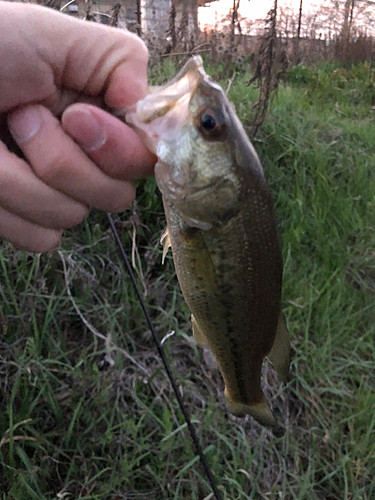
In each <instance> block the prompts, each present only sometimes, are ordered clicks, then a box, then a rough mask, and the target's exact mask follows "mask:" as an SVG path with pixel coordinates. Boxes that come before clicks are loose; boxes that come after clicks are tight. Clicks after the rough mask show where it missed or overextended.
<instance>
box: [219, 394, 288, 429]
mask: <svg viewBox="0 0 375 500" xmlns="http://www.w3.org/2000/svg"><path fill="white" fill-rule="evenodd" d="M224 395H225V401H226V404H227V408H228V410H229V411H230V412H231V413H232V414H233V415H235V416H236V417H244V416H245V415H250V416H251V417H253V418H254V419H255V420H256V421H257V422H259V423H260V424H261V425H263V426H264V427H268V428H270V429H271V430H272V432H273V433H274V435H275V436H276V437H281V436H282V435H283V434H284V428H283V427H282V426H281V425H279V424H278V423H277V421H276V420H275V417H274V416H273V414H272V411H271V408H270V407H269V405H268V403H267V401H266V398H265V397H264V396H263V398H262V401H261V402H260V403H254V404H251V405H247V404H243V403H240V402H236V401H231V400H230V399H229V397H228V394H227V392H226V391H225V393H224Z"/></svg>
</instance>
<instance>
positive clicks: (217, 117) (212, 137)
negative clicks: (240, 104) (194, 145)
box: [196, 108, 225, 141]
mask: <svg viewBox="0 0 375 500" xmlns="http://www.w3.org/2000/svg"><path fill="white" fill-rule="evenodd" d="M196 119H197V121H196V127H197V129H198V130H199V132H200V133H201V135H202V136H203V137H204V139H206V140H208V141H220V140H222V138H223V135H224V131H225V120H224V115H223V112H222V111H221V110H220V109H207V108H205V109H202V110H201V112H200V113H198V116H197V117H196Z"/></svg>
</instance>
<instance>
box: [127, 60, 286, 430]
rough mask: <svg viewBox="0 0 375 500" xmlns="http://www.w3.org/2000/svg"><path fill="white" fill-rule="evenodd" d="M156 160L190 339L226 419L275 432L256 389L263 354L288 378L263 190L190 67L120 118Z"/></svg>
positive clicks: (216, 93) (231, 127) (223, 104)
mask: <svg viewBox="0 0 375 500" xmlns="http://www.w3.org/2000/svg"><path fill="white" fill-rule="evenodd" d="M126 120H127V122H128V123H130V124H131V125H132V126H133V127H134V128H135V130H137V132H138V133H139V134H140V135H141V136H142V137H143V140H144V141H145V144H146V145H147V146H148V147H149V149H151V150H152V151H153V152H154V153H155V154H156V156H157V157H158V162H157V164H156V167H155V176H156V181H157V184H158V187H159V189H160V191H161V193H162V195H163V203H164V209H165V215H166V219H167V232H166V234H165V240H164V248H165V251H166V250H167V248H168V246H169V245H170V246H171V247H172V253H173V260H174V264H175V268H176V273H177V277H178V280H179V283H180V286H181V289H182V292H183V295H184V298H185V300H186V302H187V304H188V306H189V309H190V311H191V313H192V324H193V334H194V337H195V339H196V341H197V342H198V343H199V344H205V345H207V346H208V347H209V348H210V349H211V351H212V353H213V354H214V356H215V358H216V361H217V363H218V366H219V369H220V371H221V374H222V376H223V379H224V383H225V399H226V403H227V407H228V409H229V411H230V412H231V413H233V414H234V415H237V416H244V415H246V414H249V415H251V416H252V417H254V418H255V419H256V420H257V421H258V422H259V423H261V424H262V425H265V426H267V427H270V428H271V429H272V430H273V431H274V433H275V434H276V435H280V434H282V427H281V426H280V425H279V424H278V423H277V421H276V419H275V418H274V415H273V414H272V411H271V409H270V407H269V405H268V403H267V401H266V399H265V397H264V394H263V391H262V388H261V369H262V363H263V360H264V358H265V357H266V356H267V357H268V359H269V360H270V361H271V363H272V364H273V366H274V367H275V369H276V370H277V372H278V374H279V376H280V377H281V379H282V380H283V381H286V379H287V376H288V372H289V350H290V346H289V336H288V331H287V328H286V324H285V320H284V317H283V314H282V312H281V285H282V269H283V264H282V257H281V250H280V242H279V237H278V232H277V227H276V222H275V215H274V208H273V204H272V200H271V194H270V189H269V187H268V185H267V183H266V180H265V176H264V173H263V169H262V166H261V164H260V162H259V159H258V157H257V154H256V152H255V150H254V148H253V146H252V144H251V143H250V141H249V139H248V138H247V136H246V133H245V131H244V129H243V127H242V125H241V123H240V121H239V119H238V117H237V115H236V112H235V109H234V107H233V105H232V104H231V103H230V102H229V100H228V98H227V96H226V94H225V92H224V91H223V90H222V88H221V87H220V86H219V85H218V84H216V83H215V82H214V81H213V80H212V79H211V78H210V77H209V76H208V75H207V74H206V73H205V71H204V69H203V63H202V59H201V57H193V58H192V59H190V60H189V61H188V62H187V64H186V65H185V66H184V68H183V69H182V70H181V71H180V73H179V74H178V75H177V76H176V77H175V78H174V79H173V80H172V81H171V82H170V83H168V84H167V85H164V86H163V87H156V88H153V89H152V90H151V93H150V94H149V95H148V96H147V97H145V98H144V99H143V100H141V101H139V102H138V103H137V104H136V105H135V106H134V107H133V108H132V109H130V110H129V112H128V113H127V115H126Z"/></svg>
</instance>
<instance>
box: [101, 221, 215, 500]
mask: <svg viewBox="0 0 375 500" xmlns="http://www.w3.org/2000/svg"><path fill="white" fill-rule="evenodd" d="M107 217H108V220H109V224H110V226H111V229H112V232H113V235H114V237H115V240H116V243H117V245H118V247H119V249H120V253H121V255H122V258H123V261H124V264H125V267H126V270H127V271H128V274H129V276H130V280H131V282H132V284H133V287H134V290H135V293H136V295H137V298H138V300H139V303H140V305H141V308H142V311H143V314H144V317H145V318H146V322H147V324H148V327H149V328H150V331H151V334H152V337H153V339H154V342H155V345H156V348H157V350H158V353H159V355H160V358H161V360H162V362H163V365H164V368H165V371H166V372H167V375H168V378H169V380H170V383H171V385H172V388H173V391H174V393H175V396H176V399H177V402H178V405H179V407H180V409H181V412H182V414H183V416H184V419H185V422H186V425H187V427H188V429H189V432H190V437H191V440H192V441H193V443H194V446H195V449H196V452H197V454H198V456H199V458H200V461H201V464H202V467H203V469H204V472H205V474H206V477H207V479H208V482H209V483H210V486H211V489H212V492H213V494H214V497H215V500H222V496H221V494H220V492H219V490H218V487H217V484H216V481H215V478H214V476H213V474H212V472H211V469H210V467H209V465H208V463H207V460H206V457H205V456H204V452H203V448H202V446H201V445H200V444H199V440H198V436H197V433H196V432H195V429H194V426H193V424H192V423H191V418H190V415H189V413H188V411H187V409H186V406H185V404H184V402H183V400H182V397H181V394H180V392H179V390H178V387H177V384H176V381H175V379H174V376H173V374H172V370H171V368H170V365H169V362H168V360H167V357H166V355H165V351H164V348H163V346H162V345H161V343H160V340H159V338H158V336H157V333H156V330H155V328H154V325H153V324H152V321H151V318H150V315H149V314H148V311H147V308H146V305H145V302H144V300H143V298H142V295H141V292H140V291H139V288H138V285H137V281H136V279H135V276H134V273H133V270H132V268H131V266H130V263H129V260H128V258H127V256H126V253H125V250H124V247H123V245H122V243H121V240H120V236H119V234H118V232H117V229H116V227H115V224H114V222H113V219H112V215H111V214H110V213H107Z"/></svg>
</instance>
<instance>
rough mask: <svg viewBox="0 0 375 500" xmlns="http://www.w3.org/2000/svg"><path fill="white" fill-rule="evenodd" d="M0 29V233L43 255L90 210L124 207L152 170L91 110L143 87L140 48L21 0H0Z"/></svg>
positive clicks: (150, 160)
mask: <svg viewBox="0 0 375 500" xmlns="http://www.w3.org/2000/svg"><path fill="white" fill-rule="evenodd" d="M0 32H1V34H2V43H1V46H0V60H1V65H0V88H1V94H0V237H2V238H4V239H6V240H8V241H10V242H11V243H13V244H14V245H16V246H17V247H19V248H21V249H24V250H28V251H33V252H43V251H47V250H51V249H53V248H55V247H56V246H57V245H58V244H59V242H60V237H61V233H62V231H63V229H65V228H70V227H73V226H74V225H76V224H78V223H79V222H81V221H82V220H83V219H84V217H85V216H86V215H87V212H88V207H95V208H98V209H100V210H105V211H109V212H117V211H121V210H124V209H125V208H127V207H128V206H129V205H130V204H131V203H132V201H133V199H134V196H135V189H134V186H133V184H132V181H134V180H135V179H139V178H142V177H145V176H147V175H151V174H152V171H153V164H154V162H155V160H154V157H153V155H152V154H151V153H150V152H149V151H148V150H147V149H146V148H145V147H144V146H143V145H142V143H141V141H140V139H139V138H138V136H137V135H136V134H135V132H133V131H132V130H131V129H130V128H129V127H127V126H126V125H125V124H124V123H123V122H121V121H120V120H118V119H116V118H114V117H113V116H112V115H110V114H109V113H107V112H106V111H104V110H103V109H101V108H100V107H98V106H107V107H110V108H123V107H126V106H129V105H130V104H132V103H134V102H136V101H137V100H138V99H140V98H142V97H143V96H144V95H145V94H146V93H147V76H146V70H147V49H146V47H145V45H144V44H143V42H142V41H141V40H140V39H139V38H137V37H136V36H135V35H132V34H131V33H128V32H125V31H122V30H119V29H116V28H110V27H106V26H102V25H99V24H94V23H90V22H86V21H78V20H76V19H73V18H71V17H68V16H66V15H63V14H60V13H57V12H55V11H53V10H50V9H47V8H43V7H37V6H33V5H28V4H16V3H8V2H0ZM90 103H91V104H90ZM93 104H95V106H94V105H93ZM9 131H10V133H9ZM18 148H19V149H18ZM22 156H23V157H24V158H22Z"/></svg>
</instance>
